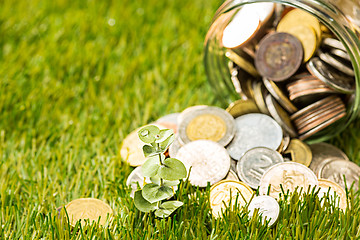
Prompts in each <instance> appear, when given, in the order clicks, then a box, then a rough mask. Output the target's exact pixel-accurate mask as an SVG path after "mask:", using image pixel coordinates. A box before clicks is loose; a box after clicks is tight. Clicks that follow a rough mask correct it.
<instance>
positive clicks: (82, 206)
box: [65, 198, 113, 226]
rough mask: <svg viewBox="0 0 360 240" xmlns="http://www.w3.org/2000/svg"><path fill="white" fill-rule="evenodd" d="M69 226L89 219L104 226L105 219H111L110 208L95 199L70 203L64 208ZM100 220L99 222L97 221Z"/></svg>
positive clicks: (80, 199) (77, 200) (83, 199)
mask: <svg viewBox="0 0 360 240" xmlns="http://www.w3.org/2000/svg"><path fill="white" fill-rule="evenodd" d="M65 208H66V211H67V213H68V215H69V220H70V224H71V226H75V225H76V222H77V221H78V220H85V219H89V221H90V223H91V222H92V221H95V222H98V221H99V224H100V225H105V223H106V219H107V217H111V215H112V214H113V211H112V209H111V207H110V206H109V205H108V204H106V203H104V202H103V201H101V200H99V199H95V198H79V199H76V200H73V201H71V202H70V203H68V204H67V205H66V206H65ZM99 218H100V220H99Z"/></svg>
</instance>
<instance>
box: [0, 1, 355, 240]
mask: <svg viewBox="0 0 360 240" xmlns="http://www.w3.org/2000/svg"><path fill="white" fill-rule="evenodd" d="M221 3H222V2H221V1H220V0H207V1H205V0H197V1H190V0H183V1H178V0H174V1H164V0H158V1H149V0H147V1H145V0H137V1H129V0H122V1H95V0H87V1H86V0H78V1H70V0H54V1H47V0H32V1H25V0H20V1H13V0H9V1H8V0H0V89H1V92H0V113H1V115H0V156H1V161H0V239H18V238H21V239H99V238H105V239H124V238H127V239H176V238H177V239H195V238H197V239H204V238H209V239H215V238H218V239H223V238H224V239H236V238H242V239H244V238H248V239H254V238H257V239H259V238H263V239H264V238H265V237H266V238H280V239H283V238H289V239H291V238H296V237H299V239H300V238H301V239H305V238H306V237H308V236H312V237H314V238H315V235H314V234H315V233H314V231H315V232H317V233H316V234H317V235H316V236H319V237H323V238H327V237H328V238H331V237H334V236H341V237H343V238H347V237H349V236H359V231H360V230H359V228H358V226H359V219H358V218H359V217H357V216H356V215H355V213H356V211H358V209H359V203H358V197H354V198H352V200H353V203H352V210H351V211H348V212H347V214H342V213H341V212H339V211H338V210H336V209H335V210H334V209H331V208H329V209H328V210H324V209H322V207H321V206H320V204H319V203H317V205H316V204H314V202H316V200H313V199H312V200H308V202H306V201H305V204H304V203H300V201H299V199H298V197H296V196H293V197H292V199H294V200H293V205H291V206H290V207H289V206H287V205H286V202H284V203H283V206H284V208H286V210H284V213H283V219H282V220H280V221H279V223H278V224H277V226H276V228H275V229H272V230H269V229H267V228H266V227H264V226H262V225H260V223H259V222H257V221H250V222H249V221H248V220H246V219H247V218H246V216H244V215H242V214H240V215H231V214H230V213H229V214H230V215H231V216H230V217H229V220H214V219H212V218H211V216H210V215H209V207H208V203H207V194H208V192H207V191H199V190H197V189H194V188H192V187H190V186H188V185H186V184H182V185H181V186H182V187H181V191H180V192H179V193H178V196H179V198H182V200H183V201H184V202H185V206H184V207H183V208H182V209H181V210H179V211H178V213H177V214H176V215H175V216H174V217H173V218H172V219H166V220H159V219H155V218H154V217H153V215H148V214H142V213H139V212H138V211H137V210H136V209H135V207H134V205H133V203H132V199H131V198H130V197H129V193H130V191H129V189H127V187H126V186H125V182H126V178H127V176H128V174H129V173H130V172H131V171H132V168H131V167H129V166H128V165H127V164H124V163H122V161H121V158H120V155H119V149H120V144H121V141H122V140H123V139H124V137H125V136H126V135H127V134H128V133H129V132H130V131H132V130H134V129H135V128H137V127H139V126H141V125H144V124H146V123H149V122H151V121H153V120H156V119H157V118H159V117H161V116H163V115H165V114H167V113H172V112H179V111H182V110H183V109H185V108H186V107H188V106H191V105H195V104H209V105H211V104H212V105H217V106H221V105H220V102H218V101H217V100H216V99H215V97H214V95H213V92H212V90H211V88H210V86H209V83H208V82H207V79H206V76H205V71H204V66H203V59H202V58H203V41H204V38H205V34H206V32H207V30H208V27H209V24H210V22H211V19H212V16H213V15H214V13H215V10H216V9H217V8H218V7H219V6H220V4H221ZM359 126H360V123H359V121H356V122H355V123H353V124H352V126H351V127H350V128H349V129H348V130H347V131H345V132H344V133H342V135H341V136H340V137H338V138H337V139H334V140H333V142H334V143H335V144H336V145H337V146H339V147H340V148H342V149H343V150H344V151H345V152H346V153H347V154H348V155H349V156H350V158H351V159H352V160H354V161H356V162H357V163H359V161H360V155H359V146H360V141H359ZM191 192H195V195H193V196H192V197H187V196H188V195H187V194H188V193H191ZM81 197H95V198H99V199H101V200H104V201H106V202H108V203H110V205H111V207H112V208H113V209H114V211H115V212H116V217H115V220H114V221H113V222H112V223H110V225H109V226H106V227H105V228H100V227H98V226H96V225H94V224H93V225H91V226H89V227H85V228H84V227H81V226H77V227H75V228H71V227H69V225H68V224H67V223H65V222H62V221H60V220H59V219H58V218H57V212H56V208H57V207H59V206H63V205H65V204H66V203H68V202H70V201H71V200H74V199H76V198H81ZM311 197H313V196H311ZM301 204H303V205H301ZM306 204H307V205H306ZM309 204H310V205H312V204H314V205H315V207H309ZM304 206H305V207H304ZM291 207H292V208H291ZM300 207H301V208H302V209H304V208H305V209H310V210H308V211H304V212H299V211H297V209H299V208H300ZM285 216H286V217H285ZM312 217H314V218H316V219H317V220H316V221H319V222H316V221H315V220H313V222H311V220H309V219H313V218H312ZM318 218H319V219H318ZM299 219H300V220H299ZM299 221H306V222H307V225H306V226H305V227H303V226H301V225H299V224H300V222H299ZM320 224H322V225H321V227H320V228H319V225H320ZM299 226H300V227H299ZM304 229H305V230H304ZM311 234H312V235H311Z"/></svg>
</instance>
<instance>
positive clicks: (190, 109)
mask: <svg viewBox="0 0 360 240" xmlns="http://www.w3.org/2000/svg"><path fill="white" fill-rule="evenodd" d="M207 107H208V105H195V106H191V107H188V108H186V109H184V110H183V111H182V112H181V113H180V115H179V116H178V125H179V124H180V123H181V122H182V121H183V119H184V118H185V116H186V115H187V114H190V112H192V111H196V110H199V109H203V108H207Z"/></svg>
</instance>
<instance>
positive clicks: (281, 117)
mask: <svg viewBox="0 0 360 240" xmlns="http://www.w3.org/2000/svg"><path fill="white" fill-rule="evenodd" d="M265 102H266V106H267V108H268V109H269V112H270V115H271V116H272V117H273V118H274V119H275V121H276V122H277V123H278V124H280V126H281V127H282V128H283V129H284V131H285V132H287V133H288V134H289V135H290V137H293V138H294V137H296V136H297V132H296V130H295V128H294V127H293V125H292V123H291V120H290V116H289V115H288V113H287V112H286V111H285V110H284V109H283V108H282V107H281V106H280V105H279V104H278V103H277V102H276V101H275V99H274V98H273V97H272V96H271V95H270V94H268V95H267V96H266V97H265Z"/></svg>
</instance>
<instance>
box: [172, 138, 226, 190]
mask: <svg viewBox="0 0 360 240" xmlns="http://www.w3.org/2000/svg"><path fill="white" fill-rule="evenodd" d="M176 158H177V159H179V160H180V161H182V162H183V163H184V165H185V167H186V169H187V170H188V171H189V170H190V168H191V172H190V176H189V181H190V183H191V184H192V185H195V186H199V187H206V185H207V183H208V182H210V184H211V185H212V184H214V183H216V182H218V181H220V180H222V179H223V178H224V177H225V176H226V175H227V174H228V172H229V170H230V156H229V154H228V153H227V151H226V149H225V148H224V147H223V146H221V145H220V144H218V143H216V142H213V141H209V140H196V141H192V142H189V143H187V144H185V145H184V146H182V147H181V148H180V149H179V151H178V153H177V154H176Z"/></svg>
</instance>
